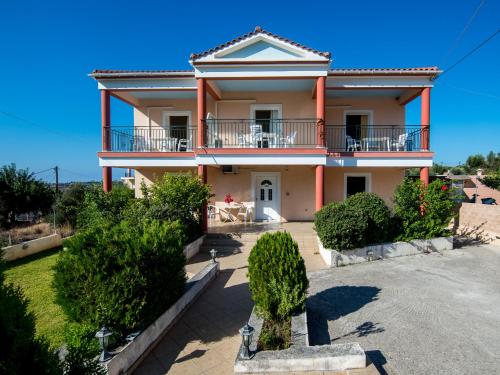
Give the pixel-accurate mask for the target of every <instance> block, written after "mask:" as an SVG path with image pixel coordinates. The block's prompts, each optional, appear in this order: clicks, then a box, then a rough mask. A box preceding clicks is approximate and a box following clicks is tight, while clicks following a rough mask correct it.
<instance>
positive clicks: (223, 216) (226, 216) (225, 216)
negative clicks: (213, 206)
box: [218, 207, 234, 223]
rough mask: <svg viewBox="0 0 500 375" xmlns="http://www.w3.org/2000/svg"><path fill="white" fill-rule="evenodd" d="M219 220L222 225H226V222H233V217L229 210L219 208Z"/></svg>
mask: <svg viewBox="0 0 500 375" xmlns="http://www.w3.org/2000/svg"><path fill="white" fill-rule="evenodd" d="M218 211H219V220H220V221H221V222H222V223H228V222H233V221H234V216H233V215H232V214H231V212H230V211H229V210H226V209H225V208H222V207H219V208H218Z"/></svg>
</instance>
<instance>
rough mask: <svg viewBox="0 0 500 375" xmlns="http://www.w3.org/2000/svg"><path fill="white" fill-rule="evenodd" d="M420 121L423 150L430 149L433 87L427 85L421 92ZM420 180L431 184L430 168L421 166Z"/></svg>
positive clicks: (425, 183)
mask: <svg viewBox="0 0 500 375" xmlns="http://www.w3.org/2000/svg"><path fill="white" fill-rule="evenodd" d="M420 122H421V130H422V134H421V136H420V137H421V139H420V141H421V145H420V148H421V149H422V150H423V151H428V150H429V147H430V140H429V138H430V125H431V88H430V87H426V88H424V89H423V90H422V94H421V108H420ZM420 180H421V181H422V182H423V184H424V185H425V186H427V185H429V168H428V167H424V168H420Z"/></svg>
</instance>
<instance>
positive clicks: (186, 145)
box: [177, 132, 193, 152]
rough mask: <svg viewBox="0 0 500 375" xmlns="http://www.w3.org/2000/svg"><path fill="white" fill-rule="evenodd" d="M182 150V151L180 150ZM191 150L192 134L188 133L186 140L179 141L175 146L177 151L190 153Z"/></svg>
mask: <svg viewBox="0 0 500 375" xmlns="http://www.w3.org/2000/svg"><path fill="white" fill-rule="evenodd" d="M181 149H182V150H181ZM192 149H193V134H191V132H189V138H188V139H179V143H178V144H177V151H178V152H180V151H191V150H192Z"/></svg>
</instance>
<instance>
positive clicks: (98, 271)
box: [54, 221, 186, 334]
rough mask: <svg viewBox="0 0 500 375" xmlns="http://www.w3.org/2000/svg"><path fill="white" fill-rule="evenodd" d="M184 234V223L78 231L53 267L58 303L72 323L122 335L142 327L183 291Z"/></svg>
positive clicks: (119, 226) (148, 222) (93, 228)
mask: <svg viewBox="0 0 500 375" xmlns="http://www.w3.org/2000/svg"><path fill="white" fill-rule="evenodd" d="M184 237H185V235H184V227H183V226H182V225H181V224H180V223H179V222H169V221H163V222H159V221H145V222H144V223H142V224H141V225H134V226H132V225H130V224H129V223H128V222H126V221H123V222H121V223H119V224H117V225H115V226H112V227H108V226H107V227H99V226H92V227H90V228H89V229H87V230H84V231H81V232H80V233H78V234H76V235H75V236H74V237H72V238H71V239H68V240H67V241H66V242H65V243H64V246H65V248H66V250H65V251H63V252H62V253H61V255H60V258H59V259H58V262H57V264H56V267H55V277H54V284H55V287H56V288H57V292H58V298H59V301H60V303H61V304H62V305H63V308H64V309H65V310H66V312H67V313H68V315H69V316H70V317H71V318H72V319H73V320H74V321H76V322H80V323H87V324H90V325H93V326H97V327H100V326H102V325H107V326H108V327H110V328H112V329H113V330H114V331H115V332H119V333H121V334H126V333H130V332H131V331H133V330H135V329H142V328H144V327H145V326H147V325H148V324H150V323H151V322H153V321H154V320H155V319H156V318H157V317H158V316H159V315H160V314H161V313H163V312H164V311H165V310H166V309H167V308H168V307H170V306H171V305H172V304H173V303H174V302H175V301H176V300H177V299H178V298H179V297H180V296H181V295H182V294H183V292H184V288H185V282H186V274H185V271H184V265H185V262H186V259H185V257H184V254H183V243H184Z"/></svg>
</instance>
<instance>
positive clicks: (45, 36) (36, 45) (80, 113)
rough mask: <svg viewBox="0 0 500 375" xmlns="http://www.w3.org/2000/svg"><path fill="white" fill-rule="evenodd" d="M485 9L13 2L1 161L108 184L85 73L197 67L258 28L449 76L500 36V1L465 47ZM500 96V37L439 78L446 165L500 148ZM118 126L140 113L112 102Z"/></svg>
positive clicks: (0, 40) (4, 55)
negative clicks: (192, 57)
mask: <svg viewBox="0 0 500 375" xmlns="http://www.w3.org/2000/svg"><path fill="white" fill-rule="evenodd" d="M479 3H480V0H474V1H461V2H456V1H435V0H434V1H427V0H423V1H419V2H405V1H348V2H347V1H342V2H340V1H331V0H330V1H325V2H311V3H307V2H306V3H305V2H297V3H295V4H296V5H294V2H290V1H285V2H271V1H264V2H259V1H252V2H245V3H244V2H237V1H230V2H227V3H226V4H224V2H220V1H217V2H213V3H212V5H211V6H210V7H208V8H207V7H206V4H207V2H200V3H198V2H193V1H189V2H188V1H185V2H180V1H172V2H166V1H148V0H143V1H141V2H136V1H135V2H132V1H120V2H108V1H104V0H101V1H97V2H96V1H85V2H84V1H81V2H76V1H60V2H54V1H10V2H3V4H2V12H1V13H0V48H1V49H0V71H1V72H2V78H1V85H0V87H1V90H0V111H1V112H7V113H9V114H11V115H14V116H17V118H13V117H9V116H6V115H4V114H2V113H1V112H0V129H1V130H2V131H1V138H0V139H1V148H0V165H2V164H6V163H11V162H14V163H16V164H17V165H18V166H19V167H23V168H26V167H29V168H30V170H32V171H39V170H44V169H46V168H49V167H52V166H54V165H59V166H60V167H61V179H62V181H71V180H88V179H100V177H101V174H100V169H99V167H98V161H97V157H96V152H97V151H98V150H99V148H100V143H101V138H100V112H99V111H100V107H99V93H98V91H97V88H96V83H95V81H93V80H92V79H90V78H89V77H87V74H88V73H89V72H91V71H92V70H93V69H94V68H101V69H106V68H110V69H111V68H117V69H176V68H178V69H188V68H189V65H188V58H189V54H190V53H191V52H199V51H203V50H205V49H208V48H210V47H213V46H215V45H218V44H220V43H221V42H225V41H227V40H229V39H231V38H233V37H235V36H238V35H240V34H243V33H246V32H248V31H251V30H253V28H254V27H255V26H256V25H260V26H262V27H263V28H265V29H267V30H269V31H272V32H275V33H276V34H279V35H282V36H285V37H288V38H290V39H293V40H296V41H298V42H300V43H303V44H305V45H308V46H311V47H313V48H316V49H319V50H323V51H330V52H332V55H333V59H334V62H333V66H334V67H405V66H429V65H439V66H440V67H441V68H446V67H448V66H450V65H451V64H452V63H453V62H455V61H456V60H458V59H459V58H460V57H461V56H463V55H464V54H465V53H467V52H468V51H469V50H470V49H472V48H473V47H475V46H476V45H477V44H479V43H480V42H481V41H482V40H484V39H485V38H487V37H488V36H489V35H490V34H492V33H493V32H494V31H495V30H496V29H498V28H500V17H499V15H500V2H498V1H495V0H486V1H485V2H484V4H483V6H482V7H481V9H480V11H479V13H478V14H477V16H476V18H475V19H474V21H473V22H472V23H471V24H470V26H469V28H468V29H467V31H466V32H465V34H464V35H463V37H462V38H461V40H460V41H459V43H458V44H456V43H455V41H456V39H457V36H458V35H459V34H460V33H461V31H462V30H463V29H464V27H465V25H466V24H467V21H468V20H469V18H470V17H471V15H472V14H473V12H474V10H475V9H476V8H477V6H478V5H479ZM453 46H455V47H454V48H453ZM450 49H451V52H450ZM499 88H500V34H499V35H497V37H496V38H495V39H494V40H492V41H491V42H490V43H489V44H487V45H486V46H485V47H483V48H482V49H481V50H480V51H478V52H477V53H475V54H474V55H473V56H471V57H469V58H468V59H467V60H465V61H464V62H463V63H462V64H460V65H459V66H457V67H456V68H454V69H453V70H452V71H450V72H449V74H446V75H445V76H443V77H442V79H439V80H438V81H437V84H436V87H435V88H434V89H433V92H432V106H431V114H432V118H431V129H432V130H431V147H432V149H433V150H434V151H436V158H435V160H436V161H438V162H446V163H458V162H459V161H464V160H465V158H466V157H467V156H468V155H469V154H472V153H486V152H488V151H489V150H494V151H496V152H500V92H499V91H498V89H499ZM19 118H22V119H24V120H26V121H22V120H20V119H19ZM407 121H408V123H413V124H418V123H419V122H420V121H419V102H418V101H415V102H413V103H412V104H410V105H408V113H407ZM112 122H113V123H114V124H122V125H128V124H131V123H132V117H131V110H130V108H129V107H128V106H126V105H123V104H121V103H119V102H116V101H113V103H112ZM121 173H122V172H121V171H120V172H118V171H117V173H115V177H119V176H120V174H121ZM40 176H41V177H43V178H46V179H49V178H51V174H50V173H45V174H44V173H42V174H40Z"/></svg>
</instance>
